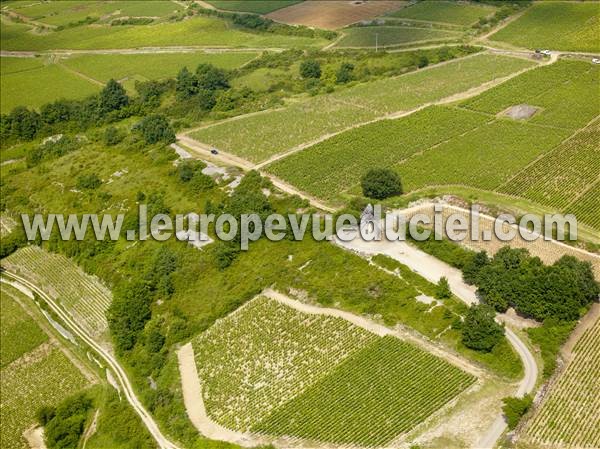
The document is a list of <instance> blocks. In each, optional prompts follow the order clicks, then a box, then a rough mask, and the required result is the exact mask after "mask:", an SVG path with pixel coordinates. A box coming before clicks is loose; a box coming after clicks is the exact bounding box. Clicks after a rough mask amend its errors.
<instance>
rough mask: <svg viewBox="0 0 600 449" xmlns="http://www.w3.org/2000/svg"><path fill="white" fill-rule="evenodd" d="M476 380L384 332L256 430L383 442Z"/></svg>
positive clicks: (362, 442)
mask: <svg viewBox="0 0 600 449" xmlns="http://www.w3.org/2000/svg"><path fill="white" fill-rule="evenodd" d="M474 381H475V378H474V377H473V376H470V375H468V374H466V373H464V372H462V371H461V370H460V369H458V368H456V367H454V366H452V365H450V364H449V363H447V362H445V361H443V360H441V359H438V358H437V357H434V356H432V355H431V354H428V353H426V352H424V351H422V350H420V349H418V348H416V347H414V346H412V345H410V344H407V343H405V342H402V341H401V340H398V339H397V338H395V337H389V336H388V337H383V338H380V339H378V340H376V341H375V342H373V343H371V344H370V345H369V346H367V347H366V348H364V349H363V350H362V351H360V352H358V353H356V354H354V355H353V356H350V357H349V358H348V359H346V360H345V361H344V362H342V363H341V364H340V365H339V366H338V367H337V368H336V369H335V370H333V371H332V372H331V373H330V374H329V375H328V376H327V377H325V378H324V379H322V380H321V381H320V382H318V383H316V384H315V385H313V386H312V387H311V388H310V389H308V390H307V391H306V392H305V393H304V394H302V395H300V396H298V397H297V398H295V399H293V400H292V401H290V402H288V403H287V404H285V405H284V406H283V407H281V408H279V409H278V410H276V411H275V412H274V413H273V414H272V415H271V416H269V417H268V418H267V419H266V420H265V421H263V422H261V423H260V424H258V425H257V426H255V428H254V429H253V430H255V431H257V432H260V433H266V434H270V435H285V436H287V437H290V436H291V437H297V438H305V439H308V440H313V441H323V442H333V443H336V444H352V445H360V446H377V445H383V444H386V443H389V442H390V441H391V440H392V439H394V438H396V437H397V436H399V435H400V434H401V433H404V432H407V431H409V430H410V429H412V428H413V427H414V426H415V425H417V424H419V423H421V422H423V421H424V420H425V419H426V418H427V417H428V416H430V415H431V414H432V413H434V412H435V411H437V410H439V409H440V408H441V407H443V405H444V404H445V403H447V402H448V401H449V400H450V399H452V398H454V397H455V396H456V395H457V394H459V393H460V392H462V391H463V390H464V389H466V388H467V387H468V386H469V385H471V384H472V383H473V382H474Z"/></svg>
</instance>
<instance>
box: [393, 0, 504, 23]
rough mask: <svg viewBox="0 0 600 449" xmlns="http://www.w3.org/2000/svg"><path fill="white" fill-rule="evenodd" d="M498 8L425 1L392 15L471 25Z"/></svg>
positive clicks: (475, 4)
mask: <svg viewBox="0 0 600 449" xmlns="http://www.w3.org/2000/svg"><path fill="white" fill-rule="evenodd" d="M495 10H496V9H495V8H493V7H491V6H488V5H484V4H477V3H467V2H464V3H455V2H447V1H423V2H419V3H415V4H413V5H411V6H409V7H407V8H403V9H401V10H399V11H396V12H394V13H392V14H390V16H392V17H400V18H402V19H411V20H418V21H424V22H441V23H450V24H453V25H461V26H469V25H472V24H473V23H475V22H477V21H478V20H479V18H481V17H487V16H489V15H491V14H493V13H494V11H495Z"/></svg>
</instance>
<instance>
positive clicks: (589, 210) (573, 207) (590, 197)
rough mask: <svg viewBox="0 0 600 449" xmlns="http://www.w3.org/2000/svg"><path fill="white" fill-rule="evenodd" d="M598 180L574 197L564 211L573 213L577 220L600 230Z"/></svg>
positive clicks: (599, 189)
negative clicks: (579, 195)
mask: <svg viewBox="0 0 600 449" xmlns="http://www.w3.org/2000/svg"><path fill="white" fill-rule="evenodd" d="M598 198H600V181H596V183H595V184H594V185H593V186H592V187H591V188H590V189H589V190H588V191H586V192H585V193H584V194H583V195H582V196H581V197H579V198H576V199H575V200H574V201H573V202H572V203H571V204H570V205H569V206H567V208H566V212H567V213H570V214H575V216H576V217H577V220H579V221H580V222H582V223H585V224H587V225H589V226H591V227H592V228H594V229H597V230H600V201H598Z"/></svg>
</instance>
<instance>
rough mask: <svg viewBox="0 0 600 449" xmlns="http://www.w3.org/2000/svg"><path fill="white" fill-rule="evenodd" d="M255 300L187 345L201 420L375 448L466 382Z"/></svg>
mask: <svg viewBox="0 0 600 449" xmlns="http://www.w3.org/2000/svg"><path fill="white" fill-rule="evenodd" d="M301 307H302V306H301V305H300V306H298V308H296V307H292V306H291V305H290V304H287V303H282V302H279V301H278V300H276V299H271V298H268V297H264V296H259V297H257V298H255V299H253V300H252V301H250V302H248V303H246V304H245V305H244V306H242V307H240V308H239V309H238V310H237V311H235V312H233V313H232V314H230V315H229V316H227V317H225V318H223V319H221V320H219V321H217V322H216V323H215V324H214V325H213V326H212V327H211V328H209V329H208V330H207V331H206V332H204V333H203V334H201V335H199V336H198V337H197V338H196V339H195V340H194V341H193V347H194V352H195V354H196V365H197V369H198V373H199V377H200V382H201V384H202V389H203V391H202V394H203V398H202V399H203V401H204V404H205V407H206V409H207V412H208V415H209V417H210V418H211V419H213V420H214V421H215V422H217V423H219V424H221V425H223V426H225V427H227V428H229V429H233V430H236V431H240V432H247V431H250V432H253V433H260V434H265V435H268V436H286V437H292V438H299V439H303V440H308V441H317V442H323V443H336V444H353V445H361V446H378V445H383V444H386V443H388V442H390V441H391V440H393V439H394V438H396V437H397V436H398V435H400V434H402V433H405V432H407V431H409V430H411V429H412V428H413V427H414V426H416V425H417V424H419V423H420V422H423V421H424V420H425V419H427V417H429V416H431V415H432V414H433V413H435V412H436V411H437V410H439V409H440V408H442V407H443V406H444V405H445V404H446V403H448V402H449V401H450V400H451V399H452V398H454V397H455V396H456V395H458V394H460V393H461V392H462V391H464V390H465V389H466V388H467V387H468V386H469V385H471V384H472V383H473V382H475V380H476V379H475V377H474V376H472V375H470V374H467V373H465V372H463V371H462V370H460V369H459V368H457V367H455V366H454V365H451V364H450V363H448V362H446V361H444V360H442V359H440V358H438V357H435V356H433V355H431V354H429V353H427V352H425V351H423V350H421V349H419V348H417V347H416V346H413V345H412V344H409V343H406V342H404V341H402V340H399V339H398V338H396V337H393V336H385V337H382V336H379V335H376V334H374V333H372V332H371V331H369V330H366V329H364V328H362V327H359V326H358V325H355V324H352V323H350V322H349V321H347V320H345V319H344V318H341V317H337V316H331V315H323V314H315V313H309V312H308V311H304V310H302V311H301V309H300V308H301Z"/></svg>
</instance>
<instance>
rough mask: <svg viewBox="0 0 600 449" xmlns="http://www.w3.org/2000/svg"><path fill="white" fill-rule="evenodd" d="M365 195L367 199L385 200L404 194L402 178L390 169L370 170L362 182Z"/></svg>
mask: <svg viewBox="0 0 600 449" xmlns="http://www.w3.org/2000/svg"><path fill="white" fill-rule="evenodd" d="M361 186H362V191H363V195H364V196H366V197H367V198H375V199H377V200H383V199H385V198H388V197H390V196H394V195H400V194H401V193H402V182H401V181H400V176H399V175H398V173H396V172H395V171H394V170H391V169H389V168H374V169H371V170H369V171H368V172H367V173H366V174H365V175H364V176H363V177H362V180H361Z"/></svg>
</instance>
